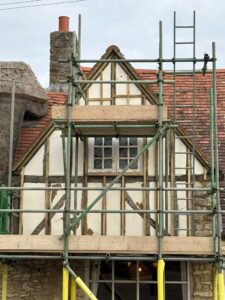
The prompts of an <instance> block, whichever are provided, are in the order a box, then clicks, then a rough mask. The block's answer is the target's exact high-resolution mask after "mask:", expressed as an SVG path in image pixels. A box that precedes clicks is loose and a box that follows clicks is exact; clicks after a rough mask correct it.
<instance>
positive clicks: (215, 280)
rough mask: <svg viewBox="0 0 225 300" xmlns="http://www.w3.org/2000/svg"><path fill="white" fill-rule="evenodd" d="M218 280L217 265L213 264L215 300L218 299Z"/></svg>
mask: <svg viewBox="0 0 225 300" xmlns="http://www.w3.org/2000/svg"><path fill="white" fill-rule="evenodd" d="M217 290H218V280H217V267H216V266H215V265H214V266H213V300H218V293H217Z"/></svg>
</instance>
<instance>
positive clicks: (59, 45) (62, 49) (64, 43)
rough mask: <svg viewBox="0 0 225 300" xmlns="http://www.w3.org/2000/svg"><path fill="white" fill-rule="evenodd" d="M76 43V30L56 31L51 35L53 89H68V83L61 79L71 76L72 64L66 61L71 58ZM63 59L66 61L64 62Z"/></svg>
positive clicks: (51, 85)
mask: <svg viewBox="0 0 225 300" xmlns="http://www.w3.org/2000/svg"><path fill="white" fill-rule="evenodd" d="M75 43H76V34H75V32H71V31H68V32H60V31H55V32H52V33H51V35H50V85H49V88H50V90H51V91H57V92H61V91H67V90H68V84H67V83H66V84H63V83H61V82H60V81H62V80H64V81H65V80H67V79H68V76H70V64H69V62H65V61H67V60H69V59H70V58H71V54H72V53H73V48H74V47H75ZM62 60H63V61H64V62H62Z"/></svg>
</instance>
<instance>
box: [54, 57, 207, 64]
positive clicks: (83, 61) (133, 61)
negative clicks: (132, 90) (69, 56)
mask: <svg viewBox="0 0 225 300" xmlns="http://www.w3.org/2000/svg"><path fill="white" fill-rule="evenodd" d="M161 61H162V62H166V63H174V62H205V59H204V58H193V57H190V58H163V59H161ZM212 61H213V58H210V59H209V60H208V62H212ZM60 62H61V63H68V60H60ZM112 62H118V63H126V62H130V63H158V62H159V58H156V59H146V58H140V59H132V58H131V59H129V58H128V59H120V58H109V59H107V58H105V59H77V60H75V63H87V64H88V63H90V64H91V63H112Z"/></svg>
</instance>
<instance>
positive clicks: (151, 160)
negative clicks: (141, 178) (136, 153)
mask: <svg viewBox="0 0 225 300" xmlns="http://www.w3.org/2000/svg"><path fill="white" fill-rule="evenodd" d="M150 140H151V138H148V139H147V141H148V142H149V141H150ZM148 175H149V176H154V175H155V144H153V145H151V146H150V147H149V148H148Z"/></svg>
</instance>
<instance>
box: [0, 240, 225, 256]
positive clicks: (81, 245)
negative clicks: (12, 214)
mask: <svg viewBox="0 0 225 300" xmlns="http://www.w3.org/2000/svg"><path fill="white" fill-rule="evenodd" d="M163 241H164V242H163V254H167V255H214V243H213V239H212V238H211V237H164V239H163ZM157 249H158V239H157V237H146V236H145V237H133V236H96V235H94V236H70V237H69V251H70V253H95V254H96V253H104V254H105V253H118V254H119V253H121V254H140V255H141V254H157ZM222 249H223V251H222V252H223V255H224V254H225V243H224V242H223V243H222ZM62 251H63V240H59V236H56V235H1V236H0V252H3V253H13V252H21V253H25V252H26V253H34V252H36V253H37V252H44V253H61V252H62Z"/></svg>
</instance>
